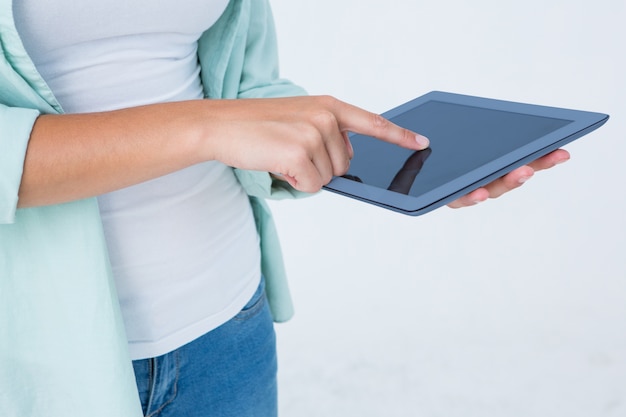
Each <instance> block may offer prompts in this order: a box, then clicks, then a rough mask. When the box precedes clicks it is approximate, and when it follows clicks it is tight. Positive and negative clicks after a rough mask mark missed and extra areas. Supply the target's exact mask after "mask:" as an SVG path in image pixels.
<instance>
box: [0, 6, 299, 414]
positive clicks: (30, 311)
mask: <svg viewBox="0 0 626 417" xmlns="http://www.w3.org/2000/svg"><path fill="white" fill-rule="evenodd" d="M0 51H1V52H2V53H0V416H3V417H14V416H19V417H27V416H38V417H39V416H46V417H72V416H86V415H89V416H90V417H98V416H103V417H104V416H106V417H113V416H115V417H135V416H140V415H141V410H140V406H139V401H138V398H137V393H136V388H135V382H134V376H133V371H132V366H131V361H130V359H129V356H128V352H127V344H126V338H125V334H124V328H123V324H122V320H121V316H120V310H119V305H118V300H117V295H116V292H115V288H114V284H113V280H112V277H111V270H110V265H109V261H108V257H107V251H106V246H105V241H104V237H103V233H102V226H101V221H100V217H99V212H98V207H97V204H96V200H95V199H87V200H81V201H75V202H71V203H67V204H60V205H55V206H47V207H38V208H29V209H16V206H17V200H18V190H19V185H20V180H21V175H22V169H23V163H24V158H25V153H26V148H27V146H28V140H29V137H30V132H31V129H32V126H33V123H34V122H35V119H36V118H37V116H38V115H39V114H42V113H62V112H63V110H62V109H61V107H60V105H59V103H58V102H57V101H56V100H55V98H54V96H53V94H52V92H51V91H50V89H49V88H48V87H47V85H46V84H45V82H44V81H43V80H42V78H41V76H40V75H39V73H38V72H37V70H36V69H35V67H34V65H33V63H32V61H31V60H30V58H29V57H28V55H27V53H26V51H25V50H24V47H23V45H22V43H21V41H20V38H19V36H18V33H17V31H16V29H15V24H14V21H13V14H12V0H0ZM199 59H200V63H201V67H202V73H201V76H202V81H203V83H204V88H205V94H206V97H207V98H252V97H276V96H293V95H303V94H305V92H304V91H303V90H302V89H300V88H299V87H297V86H295V85H293V84H291V83H290V82H288V81H285V80H282V79H280V78H278V68H277V67H278V64H277V62H278V60H277V49H276V37H275V33H274V25H273V21H272V16H271V11H270V7H269V4H268V2H267V0H231V2H230V4H229V6H228V8H227V9H226V11H225V12H224V14H223V15H222V17H221V18H220V19H219V20H218V22H217V23H216V24H215V25H214V26H213V27H212V28H211V29H210V30H209V31H207V32H206V33H205V34H204V35H203V37H202V38H201V40H200V43H199ZM236 174H237V178H238V179H239V181H240V182H241V184H242V185H243V186H244V188H245V189H246V191H247V192H248V194H249V195H250V201H251V204H252V207H253V209H254V213H255V219H256V221H257V227H258V230H259V235H260V237H261V250H262V271H263V274H264V275H265V277H266V279H267V292H268V297H269V300H270V305H271V308H272V313H273V315H274V319H275V320H276V321H284V320H287V319H289V318H290V317H291V315H292V305H291V300H290V297H289V291H288V288H287V282H286V278H285V271H284V267H283V263H282V259H281V255H280V247H279V243H278V238H277V234H276V230H275V228H274V224H273V222H272V217H271V214H270V212H269V210H268V208H267V205H266V204H265V203H264V201H263V199H265V198H287V197H297V196H299V193H297V192H295V191H294V190H293V189H291V188H289V186H288V185H287V184H286V183H283V182H281V181H272V180H271V178H270V176H269V175H268V174H267V173H263V172H253V171H240V170H236Z"/></svg>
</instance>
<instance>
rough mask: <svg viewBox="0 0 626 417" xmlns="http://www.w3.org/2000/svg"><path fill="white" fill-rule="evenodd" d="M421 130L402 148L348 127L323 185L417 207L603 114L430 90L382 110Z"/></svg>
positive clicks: (597, 122)
mask: <svg viewBox="0 0 626 417" xmlns="http://www.w3.org/2000/svg"><path fill="white" fill-rule="evenodd" d="M383 116H385V117H386V118H388V119H389V120H391V121H393V122H394V123H396V124H398V125H400V126H402V127H405V128H407V129H410V130H412V131H415V132H417V133H420V134H422V135H425V136H426V137H428V138H429V139H430V147H429V148H428V149H425V150H422V151H414V150H409V149H405V148H401V147H399V146H397V145H393V144H390V143H387V142H383V141H380V140H377V139H374V138H372V137H368V136H364V135H358V134H352V135H351V136H350V140H351V142H352V146H353V148H354V158H353V159H352V162H351V164H350V169H349V171H348V172H347V174H346V175H344V176H342V177H335V178H333V180H332V181H331V182H330V183H329V184H328V185H326V186H325V187H324V188H325V189H326V190H329V191H332V192H336V193H339V194H342V195H345V196H348V197H352V198H355V199H358V200H361V201H365V202H368V203H371V204H375V205H378V206H381V207H384V208H387V209H390V210H394V211H397V212H400V213H404V214H407V215H413V216H417V215H421V214H425V213H427V212H429V211H432V210H434V209H436V208H438V207H441V206H443V205H445V204H447V203H450V202H452V201H454V200H456V199H457V198H459V197H461V196H463V195H465V194H467V193H469V192H471V191H473V190H475V189H477V188H479V187H481V186H483V185H486V184H488V183H489V182H491V181H493V180H494V179H496V178H499V177H501V176H502V175H504V174H506V173H508V172H510V171H512V170H513V169H515V168H518V167H520V166H522V165H525V164H527V163H529V162H531V161H533V160H535V159H537V158H539V157H541V156H543V155H545V154H547V153H549V152H551V151H553V150H555V149H557V148H559V147H561V146H563V145H565V144H567V143H569V142H571V141H573V140H575V139H578V138H580V137H581V136H583V135H586V134H587V133H589V132H591V131H593V130H595V129H597V128H598V127H600V126H602V124H604V123H605V122H606V121H607V119H608V117H609V116H608V115H606V114H601V113H593V112H587V111H580V110H570V109H563V108H555V107H546V106H538V105H533V104H524V103H516V102H510V101H502V100H494V99H488V98H482V97H473V96H467V95H460V94H453V93H446V92H440V91H433V92H430V93H428V94H426V95H424V96H421V97H418V98H416V99H414V100H412V101H410V102H408V103H405V104H403V105H401V106H399V107H396V108H395V109H393V110H390V111H388V112H386V113H384V114H383Z"/></svg>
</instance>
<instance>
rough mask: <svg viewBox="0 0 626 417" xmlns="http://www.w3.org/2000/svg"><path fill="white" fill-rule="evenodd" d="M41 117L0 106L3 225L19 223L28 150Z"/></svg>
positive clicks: (0, 208) (0, 215)
mask: <svg viewBox="0 0 626 417" xmlns="http://www.w3.org/2000/svg"><path fill="white" fill-rule="evenodd" d="M38 116H39V111H37V110H33V109H26V108H19V107H8V106H6V105H3V104H0V224H8V223H13V222H14V221H15V212H16V208H17V201H18V191H19V188H20V182H21V180H22V172H23V169H24V160H25V158H26V149H27V147H28V141H29V139H30V133H31V130H32V127H33V124H34V123H35V120H36V119H37V117H38Z"/></svg>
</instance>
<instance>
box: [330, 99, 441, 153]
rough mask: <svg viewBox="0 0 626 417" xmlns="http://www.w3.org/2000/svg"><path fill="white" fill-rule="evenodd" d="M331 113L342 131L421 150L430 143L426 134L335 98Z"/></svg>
mask: <svg viewBox="0 0 626 417" xmlns="http://www.w3.org/2000/svg"><path fill="white" fill-rule="evenodd" d="M333 113H334V114H335V117H336V118H337V121H338V123H339V128H340V129H341V130H342V131H350V132H354V133H360V134H362V135H367V136H373V137H375V138H377V139H380V140H383V141H385V142H389V143H393V144H395V145H399V146H402V147H404V148H409V149H415V150H422V149H425V148H428V146H429V145H430V141H429V140H428V138H427V137H426V136H423V135H420V134H419V133H416V132H413V131H411V130H408V129H405V128H403V127H400V126H398V125H397V124H395V123H393V122H391V121H389V120H388V119H386V118H384V117H383V116H381V115H379V114H376V113H372V112H369V111H367V110H364V109H362V108H360V107H357V106H353V105H352V104H348V103H345V102H343V101H339V100H336V102H335V109H334V111H333Z"/></svg>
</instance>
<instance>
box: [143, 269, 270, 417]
mask: <svg viewBox="0 0 626 417" xmlns="http://www.w3.org/2000/svg"><path fill="white" fill-rule="evenodd" d="M133 367H134V370H135V378H136V380H137V388H138V389H139V396H140V399H141V405H142V407H143V412H144V415H145V416H155V417H156V416H158V417H196V416H198V417H200V416H202V417H205V416H206V417H208V416H210V417H226V416H232V417H246V416H255V417H275V416H276V415H277V414H278V411H277V395H276V336H275V333H274V324H273V322H272V317H271V314H270V311H269V305H268V303H267V299H266V297H265V284H264V280H263V279H262V280H261V284H260V285H259V288H258V289H257V291H256V293H255V294H254V296H253V297H252V298H251V299H250V301H249V302H248V304H247V305H246V306H245V307H244V308H243V310H241V312H240V313H239V314H238V315H237V316H235V317H234V318H233V319H231V320H230V321H228V322H227V323H225V324H223V325H222V326H220V327H218V328H217V329H215V330H213V331H211V332H209V333H207V334H205V335H204V336H202V337H200V338H198V339H196V340H194V341H192V342H191V343H189V344H187V345H185V346H182V347H181V348H179V349H177V350H175V351H173V352H170V353H167V354H165V355H163V356H159V357H157V358H150V359H142V360H137V361H133Z"/></svg>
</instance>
